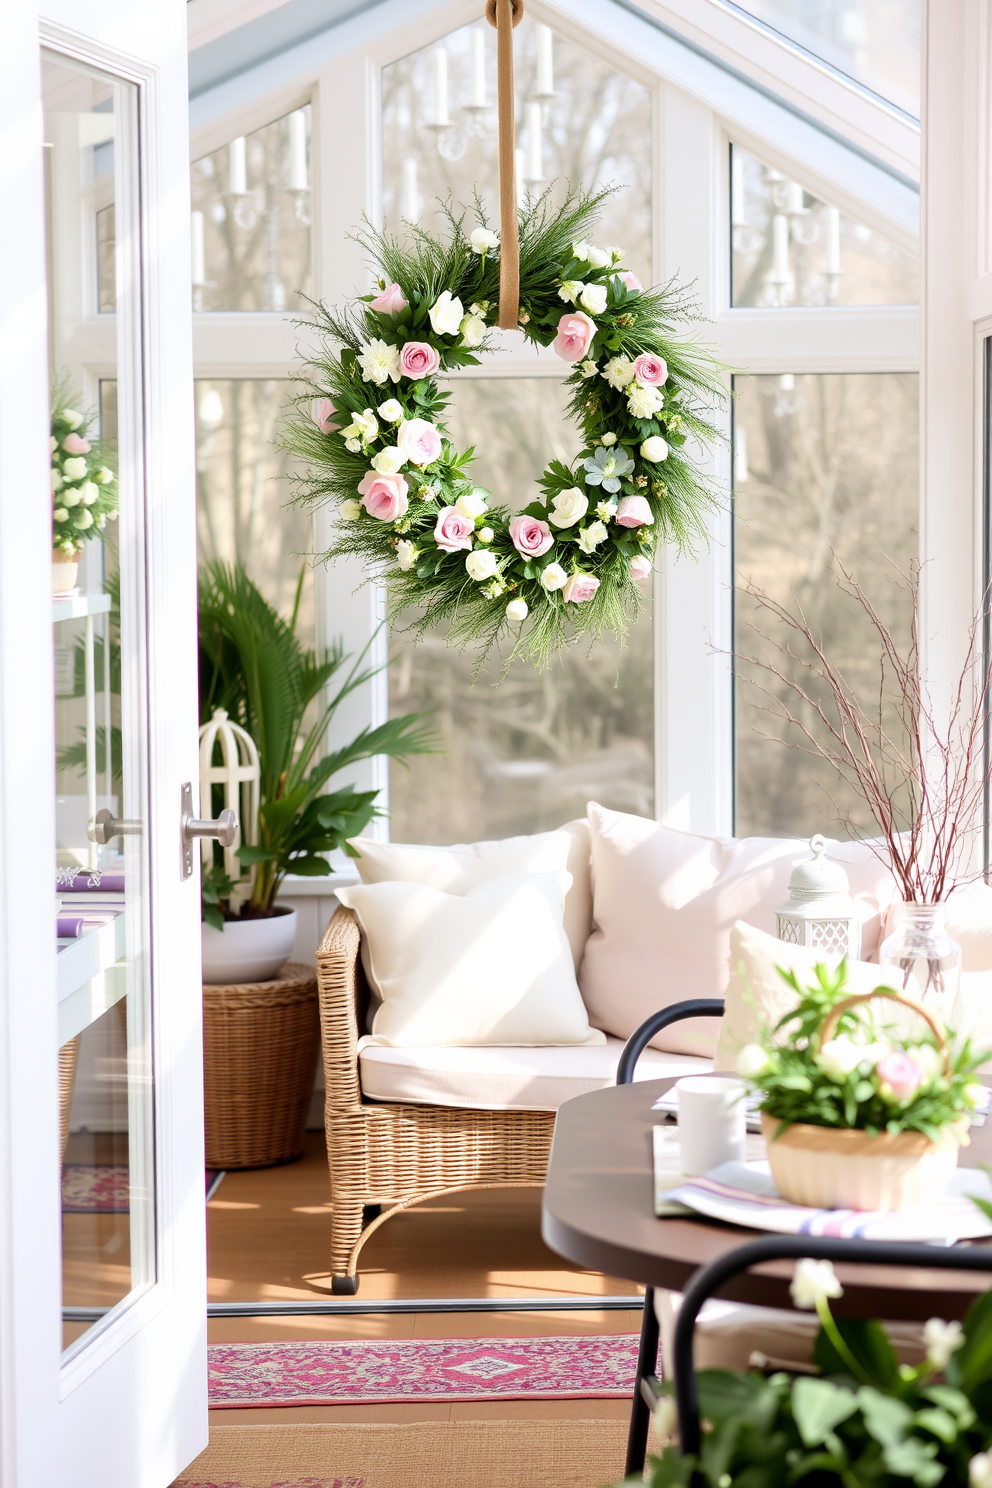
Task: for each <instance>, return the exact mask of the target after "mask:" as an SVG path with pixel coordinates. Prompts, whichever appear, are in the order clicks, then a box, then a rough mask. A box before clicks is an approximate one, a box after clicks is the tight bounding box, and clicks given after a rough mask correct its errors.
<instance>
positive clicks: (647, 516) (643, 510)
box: [616, 496, 654, 527]
mask: <svg viewBox="0 0 992 1488" xmlns="http://www.w3.org/2000/svg"><path fill="white" fill-rule="evenodd" d="M616 520H617V525H618V526H620V527H650V525H651V523H652V522H653V521H654V517H653V516H652V515H651V508H650V506H649V505H648V498H647V497H646V496H621V498H620V505H619V506H618V507H617V516H616Z"/></svg>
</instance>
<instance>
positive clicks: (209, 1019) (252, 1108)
mask: <svg viewBox="0 0 992 1488" xmlns="http://www.w3.org/2000/svg"><path fill="white" fill-rule="evenodd" d="M319 1052H320V1022H319V1018H318V1013H317V974H316V972H315V970H314V968H313V967H312V966H302V965H300V964H298V963H294V962H292V961H291V962H289V963H288V964H287V965H286V966H284V967H283V970H282V972H281V973H280V974H279V976H278V977H275V978H273V980H272V981H269V982H244V983H241V984H240V985H232V986H226V985H224V984H222V983H208V982H205V983H204V985H203V1087H204V1088H203V1107H204V1112H203V1114H204V1129H205V1137H206V1161H207V1167H208V1168H228V1169H230V1168H267V1167H272V1166H274V1165H275V1164H276V1163H284V1162H291V1161H292V1159H293V1158H294V1157H299V1155H300V1153H301V1152H302V1151H303V1142H304V1132H305V1129H306V1118H307V1108H308V1106H309V1104H310V1094H311V1091H312V1090H313V1081H314V1074H315V1072H316V1069H317V1057H318V1054H319Z"/></svg>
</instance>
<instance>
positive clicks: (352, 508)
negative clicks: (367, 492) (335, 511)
mask: <svg viewBox="0 0 992 1488" xmlns="http://www.w3.org/2000/svg"><path fill="white" fill-rule="evenodd" d="M341 515H342V516H343V517H344V519H345V521H346V522H357V521H358V519H359V517H360V516H361V515H362V503H361V502H360V501H356V500H355V498H354V496H349V497H348V500H347V501H342V503H341Z"/></svg>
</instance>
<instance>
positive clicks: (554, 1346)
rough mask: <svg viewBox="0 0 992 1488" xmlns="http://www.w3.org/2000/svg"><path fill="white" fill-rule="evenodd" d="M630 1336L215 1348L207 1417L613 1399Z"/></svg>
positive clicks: (633, 1339) (629, 1365) (627, 1383)
mask: <svg viewBox="0 0 992 1488" xmlns="http://www.w3.org/2000/svg"><path fill="white" fill-rule="evenodd" d="M637 1344H638V1335H637V1334H636V1333H630V1334H626V1333H613V1334H606V1335H605V1336H598V1337H597V1336H586V1337H582V1336H579V1337H566V1338H389V1339H370V1338H360V1339H334V1340H329V1341H328V1340H322V1341H320V1342H312V1343H311V1342H293V1343H288V1342H273V1343H215V1344H211V1346H210V1348H209V1350H208V1354H209V1363H208V1389H209V1395H210V1406H211V1408H212V1409H213V1410H218V1409H222V1410H237V1409H244V1408H245V1407H246V1406H252V1407H259V1406H287V1405H369V1404H373V1403H375V1404H389V1405H393V1404H396V1403H398V1402H401V1401H407V1400H416V1401H424V1400H433V1401H438V1400H442V1401H445V1400H446V1401H456V1400H457V1401H466V1400H500V1399H502V1400H585V1399H591V1400H622V1399H624V1398H625V1397H629V1396H630V1395H631V1393H632V1391H633V1388H634V1373H635V1367H636V1364H637Z"/></svg>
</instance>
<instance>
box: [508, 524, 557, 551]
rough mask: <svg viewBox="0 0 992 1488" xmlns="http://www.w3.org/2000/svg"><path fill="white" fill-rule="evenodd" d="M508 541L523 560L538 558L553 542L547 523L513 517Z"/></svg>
mask: <svg viewBox="0 0 992 1488" xmlns="http://www.w3.org/2000/svg"><path fill="white" fill-rule="evenodd" d="M510 541H511V542H512V544H513V546H514V547H515V548H516V550H517V552H518V553H522V554H523V556H524V557H525V558H540V556H541V554H542V553H546V552H547V551H548V549H549V548H550V546H551V544H552V543H553V542H554V537H553V536H552V534H551V528H550V527H549V526H548V524H547V522H542V521H540V520H539V519H538V518H537V517H514V519H513V521H512V522H511V523H510Z"/></svg>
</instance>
